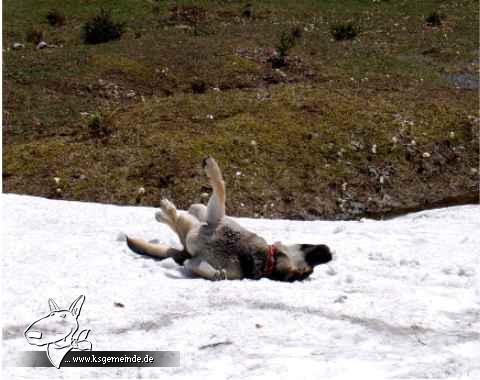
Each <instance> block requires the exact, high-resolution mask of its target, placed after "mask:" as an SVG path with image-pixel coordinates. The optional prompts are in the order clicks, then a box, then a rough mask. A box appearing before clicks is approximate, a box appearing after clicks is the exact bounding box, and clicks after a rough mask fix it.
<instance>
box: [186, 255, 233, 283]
mask: <svg viewBox="0 0 480 380" xmlns="http://www.w3.org/2000/svg"><path fill="white" fill-rule="evenodd" d="M184 266H185V268H187V270H189V271H191V272H193V273H195V274H196V275H197V276H200V277H202V278H204V279H206V280H212V281H218V280H226V279H227V273H226V271H225V270H224V269H222V270H218V269H215V268H214V267H212V266H211V265H210V264H209V263H208V262H207V261H205V260H203V259H201V258H200V257H194V258H192V259H188V260H187V261H185V263H184Z"/></svg>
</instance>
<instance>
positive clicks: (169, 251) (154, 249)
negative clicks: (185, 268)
mask: <svg viewBox="0 0 480 380" xmlns="http://www.w3.org/2000/svg"><path fill="white" fill-rule="evenodd" d="M127 245H128V248H130V249H131V250H132V251H133V252H135V253H138V254H139V255H146V256H151V257H155V258H157V259H161V260H162V259H166V258H169V257H171V258H172V259H173V260H175V262H176V263H177V264H179V265H183V263H184V261H185V260H187V259H189V258H190V255H189V254H188V253H187V252H186V251H185V250H179V249H175V248H172V247H170V246H168V245H165V244H152V243H149V242H146V241H145V240H142V239H134V238H130V237H128V236H127Z"/></svg>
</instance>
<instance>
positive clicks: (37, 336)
mask: <svg viewBox="0 0 480 380" xmlns="http://www.w3.org/2000/svg"><path fill="white" fill-rule="evenodd" d="M25 335H26V337H27V338H30V339H41V338H42V333H41V332H40V331H35V330H32V331H27V333H26V334H25Z"/></svg>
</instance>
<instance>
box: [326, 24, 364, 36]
mask: <svg viewBox="0 0 480 380" xmlns="http://www.w3.org/2000/svg"><path fill="white" fill-rule="evenodd" d="M330 33H331V34H332V36H333V38H334V39H335V40H336V41H342V40H353V39H354V38H355V37H356V36H357V34H358V30H357V28H356V27H355V26H354V25H353V23H352V22H347V23H339V24H335V25H333V26H332V27H331V28H330Z"/></svg>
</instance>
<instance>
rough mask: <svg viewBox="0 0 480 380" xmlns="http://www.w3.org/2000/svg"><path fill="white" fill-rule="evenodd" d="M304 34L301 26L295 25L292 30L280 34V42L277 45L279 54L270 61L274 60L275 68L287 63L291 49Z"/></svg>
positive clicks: (273, 65)
mask: <svg viewBox="0 0 480 380" xmlns="http://www.w3.org/2000/svg"><path fill="white" fill-rule="evenodd" d="M301 36H302V31H301V29H300V28H298V27H295V28H294V29H292V30H291V31H289V32H287V31H283V32H282V35H281V36H280V42H279V44H278V45H277V46H276V47H275V48H276V50H277V54H276V56H275V57H273V58H272V59H271V60H270V61H271V62H272V67H273V68H279V67H283V66H286V65H287V62H286V58H287V56H288V53H289V51H290V50H291V49H292V48H293V47H294V46H295V45H296V43H297V40H298V39H300V37H301Z"/></svg>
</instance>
